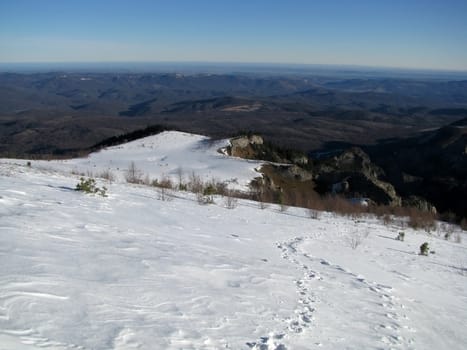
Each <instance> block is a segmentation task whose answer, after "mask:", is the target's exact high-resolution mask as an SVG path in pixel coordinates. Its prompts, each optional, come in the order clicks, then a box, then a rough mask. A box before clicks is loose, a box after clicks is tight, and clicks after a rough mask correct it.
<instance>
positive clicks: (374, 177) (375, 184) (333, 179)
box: [313, 147, 402, 206]
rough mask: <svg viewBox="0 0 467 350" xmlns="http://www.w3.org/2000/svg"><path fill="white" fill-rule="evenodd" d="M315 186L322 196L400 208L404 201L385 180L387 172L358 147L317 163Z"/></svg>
mask: <svg viewBox="0 0 467 350" xmlns="http://www.w3.org/2000/svg"><path fill="white" fill-rule="evenodd" d="M313 173H314V174H315V182H316V183H317V185H318V187H317V188H318V191H319V192H321V193H323V194H324V193H328V192H331V193H336V194H342V195H345V196H348V197H356V198H358V197H366V198H370V199H371V200H373V201H374V202H376V203H378V204H385V205H391V206H399V205H401V203H402V201H401V198H400V197H399V196H398V195H397V193H396V190H395V189H394V187H393V186H392V185H391V184H390V183H388V182H385V181H383V180H382V179H381V177H382V176H383V175H384V172H383V170H382V169H381V168H379V167H378V166H376V165H374V164H373V163H372V162H371V160H370V157H369V156H368V155H367V154H366V153H365V152H363V150H362V149H360V148H358V147H353V148H350V149H348V150H345V151H343V152H342V153H341V154H339V155H336V156H334V157H332V158H330V159H325V160H322V161H318V162H315V166H314V168H313Z"/></svg>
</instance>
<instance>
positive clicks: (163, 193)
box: [157, 187, 173, 202]
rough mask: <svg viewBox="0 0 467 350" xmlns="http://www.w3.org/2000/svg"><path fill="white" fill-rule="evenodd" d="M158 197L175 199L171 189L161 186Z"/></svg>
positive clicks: (167, 199) (164, 199)
mask: <svg viewBox="0 0 467 350" xmlns="http://www.w3.org/2000/svg"><path fill="white" fill-rule="evenodd" d="M157 199H159V200H161V201H164V202H168V201H171V200H172V199H173V197H172V193H171V189H170V188H167V187H159V188H158V190H157Z"/></svg>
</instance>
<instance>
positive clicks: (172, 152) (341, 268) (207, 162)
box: [0, 134, 467, 350]
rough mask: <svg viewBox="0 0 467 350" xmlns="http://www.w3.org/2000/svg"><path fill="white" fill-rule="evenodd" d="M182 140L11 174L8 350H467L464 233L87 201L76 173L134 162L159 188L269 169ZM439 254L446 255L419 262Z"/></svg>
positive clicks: (4, 275) (1, 189) (2, 212)
mask: <svg viewBox="0 0 467 350" xmlns="http://www.w3.org/2000/svg"><path fill="white" fill-rule="evenodd" d="M164 135H165V136H164V137H171V138H173V134H172V136H171V134H164ZM180 136H181V137H180V138H177V142H176V143H174V144H173V145H172V147H171V146H170V145H166V144H164V143H163V142H161V143H157V142H159V141H158V140H160V137H159V138H157V137H151V138H147V139H144V140H140V141H135V142H132V143H130V144H128V145H125V146H123V147H114V148H111V149H109V150H107V151H103V152H100V153H97V154H94V155H91V156H90V157H89V158H88V159H79V160H70V161H66V162H56V161H54V162H40V163H39V162H36V161H33V162H32V167H27V166H25V165H24V161H14V160H8V161H6V160H1V161H0V349H2V350H3V349H8V350H9V349H19V350H23V349H27V350H30V349H61V350H62V349H115V350H116V349H251V348H253V349H266V350H270V349H282V350H283V349H289V350H290V349H314V348H317V349H436V350H438V349H464V348H465V347H466V344H467V332H465V330H466V329H467V245H466V243H465V242H466V241H467V237H465V236H466V235H465V232H461V231H460V230H459V229H456V230H458V231H456V232H454V234H453V236H452V237H457V235H459V237H460V239H461V241H462V242H461V243H457V242H455V239H454V238H451V240H449V241H446V240H444V239H442V237H443V236H444V232H433V233H432V234H431V235H430V234H428V233H426V232H424V231H418V232H417V231H413V230H411V229H407V228H405V229H401V228H400V227H398V226H397V225H395V224H393V225H390V226H384V225H383V224H381V223H380V222H379V221H377V220H376V219H373V218H364V219H362V218H360V219H353V220H352V219H350V218H343V217H337V216H334V215H332V214H330V213H321V214H320V217H319V219H317V220H316V219H310V218H309V215H308V212H307V211H306V210H305V209H300V208H290V209H289V210H287V211H286V212H282V211H281V210H280V208H277V207H275V206H272V205H271V206H269V207H268V208H266V209H264V210H261V209H259V206H258V204H257V203H255V202H251V201H243V200H241V201H239V203H238V206H237V207H236V208H234V209H227V208H225V206H224V203H223V199H222V198H220V197H216V198H215V202H216V203H215V204H213V205H199V204H198V203H197V202H196V200H195V198H194V196H193V195H191V194H189V193H184V192H175V193H173V196H174V198H173V200H172V201H161V200H158V198H159V197H158V193H157V190H156V189H154V188H151V187H145V186H135V185H129V184H124V183H113V184H105V183H104V182H99V185H103V184H105V185H106V186H107V187H108V188H109V190H108V193H109V197H107V198H104V197H100V196H92V195H87V194H84V193H81V192H76V191H74V190H73V189H74V187H75V185H76V183H77V182H78V176H72V175H70V174H69V170H70V169H72V168H73V167H74V166H77V167H79V168H80V170H81V169H82V168H81V167H84V165H87V166H89V169H96V168H99V169H106V168H107V167H110V166H113V167H115V169H116V167H120V168H126V167H127V162H128V161H130V160H131V161H135V163H137V165H139V167H140V168H142V169H144V171H145V172H151V174H152V176H155V175H157V174H162V173H165V174H172V171H174V170H175V169H177V167H179V166H180V164H181V163H183V164H184V166H186V168H187V169H195V170H197V171H198V173H199V174H203V176H204V175H205V174H206V175H210V176H213V177H219V178H220V179H221V180H222V179H224V180H225V179H229V178H230V176H232V173H234V174H235V177H237V178H238V180H239V183H240V184H244V183H245V181H246V180H247V179H248V178H249V177H250V176H255V175H253V174H254V171H253V168H254V167H255V166H256V165H255V164H253V163H250V162H244V161H241V160H237V159H231V158H228V157H225V156H222V155H220V154H217V153H215V152H214V150H215V149H216V147H218V145H214V146H209V147H208V146H205V147H204V145H205V141H203V140H204V139H203V138H201V137H199V136H189V135H186V134H184V135H182V134H180ZM182 136H183V137H182ZM182 140H185V141H184V142H186V144H183V143H182ZM143 143H144V145H145V146H144V147H143V146H142V144H143ZM200 144H202V145H203V147H202V148H196V147H195V149H193V148H191V146H193V145H200ZM165 145H166V146H165ZM184 145H185V146H184ZM186 145H188V148H190V149H191V150H192V151H191V152H186V149H187V148H186ZM148 150H151V151H150V152H154V154H156V156H154V157H155V158H156V159H155V160H151V159H148V158H149V157H150V156H149V155H148V154H149V153H148ZM177 150H178V151H177ZM183 150H185V151H183ZM203 153H204V154H205V158H204V159H203V157H202V154H203ZM161 154H164V155H166V156H167V158H166V163H163V164H168V165H167V166H159V164H162V163H161V162H160V158H158V157H160V155H161ZM112 155H115V156H116V157H117V158H113V156H112ZM99 157H101V158H99ZM86 162H89V163H86ZM177 162H180V163H177ZM110 164H111V165H110ZM94 165H95V167H94ZM162 169H165V170H164V171H162ZM234 170H235V171H234ZM84 171H85V170H84ZM230 171H232V173H231V172H230ZM243 172H244V173H243ZM250 172H251V174H250ZM242 174H243V175H242ZM401 230H403V231H405V233H406V234H405V241H404V242H401V241H397V240H395V239H394V237H396V236H397V234H398V232H399V231H401ZM356 238H359V239H357V241H358V242H359V243H360V244H358V245H357V247H356V248H355V249H353V248H352V247H351V246H352V245H354V246H355V244H353V243H355V241H356ZM425 241H426V242H429V244H430V248H431V249H432V250H434V251H435V254H430V255H429V256H427V257H425V256H419V255H418V250H419V246H420V245H421V244H422V243H423V242H425Z"/></svg>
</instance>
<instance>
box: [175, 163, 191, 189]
mask: <svg viewBox="0 0 467 350" xmlns="http://www.w3.org/2000/svg"><path fill="white" fill-rule="evenodd" d="M177 179H178V190H179V191H186V190H187V189H188V187H187V185H186V184H185V183H184V182H183V169H182V168H181V167H180V168H177Z"/></svg>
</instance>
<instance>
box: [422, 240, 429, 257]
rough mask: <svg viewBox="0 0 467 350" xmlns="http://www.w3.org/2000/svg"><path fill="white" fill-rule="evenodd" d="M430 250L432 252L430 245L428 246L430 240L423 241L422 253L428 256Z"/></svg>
mask: <svg viewBox="0 0 467 350" xmlns="http://www.w3.org/2000/svg"><path fill="white" fill-rule="evenodd" d="M429 252H430V247H429V246H428V242H425V243H423V244H422V245H421V246H420V255H425V256H427V255H428V253H429Z"/></svg>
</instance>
